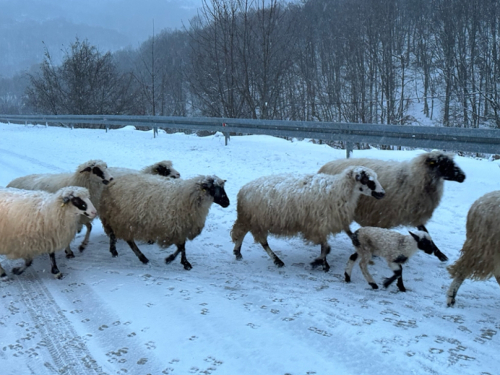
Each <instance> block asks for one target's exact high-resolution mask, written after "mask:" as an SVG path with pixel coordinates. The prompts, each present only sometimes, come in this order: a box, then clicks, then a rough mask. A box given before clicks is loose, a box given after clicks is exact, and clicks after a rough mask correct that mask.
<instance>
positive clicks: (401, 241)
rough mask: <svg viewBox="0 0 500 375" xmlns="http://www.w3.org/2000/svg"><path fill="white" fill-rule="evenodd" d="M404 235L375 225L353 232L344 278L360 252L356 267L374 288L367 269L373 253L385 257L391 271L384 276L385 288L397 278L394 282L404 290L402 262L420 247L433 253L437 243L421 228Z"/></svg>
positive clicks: (375, 287) (349, 279)
mask: <svg viewBox="0 0 500 375" xmlns="http://www.w3.org/2000/svg"><path fill="white" fill-rule="evenodd" d="M409 233H410V234H409V235H404V234H401V233H398V232H395V231H392V230H389V229H383V228H377V227H362V228H359V229H358V230H357V231H356V232H354V233H353V235H352V243H353V245H354V247H355V248H356V252H355V253H354V254H352V255H351V256H350V258H349V261H348V262H347V266H346V269H345V274H344V275H345V281H346V282H350V281H351V273H352V267H353V266H354V263H355V262H356V260H357V259H358V256H359V258H360V259H359V268H361V272H362V273H363V276H364V277H365V279H366V281H367V282H368V284H370V286H371V287H372V288H373V289H378V285H377V284H376V283H375V281H374V280H373V277H372V275H370V272H368V267H367V266H368V263H369V262H370V261H371V259H372V256H373V255H376V256H380V257H383V258H385V260H386V261H387V264H388V265H389V267H390V268H391V269H392V270H393V272H394V274H393V275H392V276H391V277H389V278H387V279H385V280H384V287H385V288H387V287H388V286H389V285H391V284H392V283H393V282H394V280H396V279H397V280H398V282H397V285H398V288H399V290H400V291H401V292H406V288H405V286H404V284H403V267H402V266H401V265H402V264H404V263H406V261H407V260H408V259H409V258H410V257H411V256H412V255H413V254H415V253H416V252H417V250H419V249H420V250H423V251H424V252H426V253H427V254H432V253H433V252H434V251H435V250H436V245H435V244H434V242H432V239H431V237H430V236H429V233H427V232H424V231H415V232H413V233H412V232H409Z"/></svg>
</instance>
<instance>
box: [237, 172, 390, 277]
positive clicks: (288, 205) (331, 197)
mask: <svg viewBox="0 0 500 375" xmlns="http://www.w3.org/2000/svg"><path fill="white" fill-rule="evenodd" d="M361 194H364V195H367V196H371V197H375V198H382V197H383V196H384V189H383V188H382V186H381V185H380V183H379V182H378V180H377V175H376V173H375V172H373V171H372V170H371V169H369V168H365V167H349V168H347V169H346V170H344V171H343V172H342V173H340V174H339V175H337V176H330V175H326V174H308V175H301V176H297V175H276V176H268V177H261V178H258V179H257V180H254V181H252V182H249V183H248V184H246V185H245V186H243V187H242V188H241V190H240V191H239V192H238V203H237V212H238V217H237V219H236V222H235V223H234V226H233V229H232V231H231V237H232V240H233V242H234V243H235V247H234V255H235V256H236V259H241V258H242V256H241V244H242V243H243V239H244V237H245V235H246V234H247V233H248V232H251V233H252V235H253V237H254V239H255V242H259V243H260V244H261V245H262V247H263V248H264V250H265V251H266V252H267V254H269V256H270V257H271V259H273V261H274V264H276V265H277V266H278V267H282V266H283V265H284V263H283V262H282V261H281V259H279V258H278V256H276V254H275V253H274V252H273V251H272V250H271V248H270V247H269V244H268V243H267V236H268V235H269V234H273V235H276V236H285V237H291V236H295V235H297V234H301V235H302V236H303V238H304V239H305V240H307V241H309V242H312V243H313V244H317V245H321V255H320V257H319V258H317V259H316V260H315V261H314V262H312V266H313V267H317V266H319V265H322V266H323V270H324V271H325V272H326V271H328V270H329V268H330V266H329V265H328V262H327V260H326V256H327V254H328V253H329V252H330V245H328V242H327V237H328V235H330V234H336V233H340V232H341V231H342V230H344V231H348V230H349V224H351V222H352V220H353V216H354V209H355V208H356V203H357V201H358V198H359V196H360V195H361ZM371 199H374V198H371ZM374 200H375V199H374Z"/></svg>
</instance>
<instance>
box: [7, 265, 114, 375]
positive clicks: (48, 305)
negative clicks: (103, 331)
mask: <svg viewBox="0 0 500 375" xmlns="http://www.w3.org/2000/svg"><path fill="white" fill-rule="evenodd" d="M13 285H15V287H16V288H17V289H18V290H19V297H20V299H21V300H22V301H23V302H24V304H25V305H26V308H27V310H28V313H29V315H30V316H31V318H32V321H33V324H34V326H35V327H37V329H38V331H39V333H40V335H41V338H42V340H41V343H40V345H42V346H44V347H45V348H46V349H47V350H48V352H49V353H50V356H51V358H52V361H53V363H48V362H45V363H44V365H45V367H46V368H48V369H49V370H51V371H52V372H54V373H58V374H68V375H72V374H75V375H81V374H99V375H104V374H106V373H105V372H103V371H102V369H101V367H100V366H99V365H98V364H97V362H96V360H95V359H94V358H93V357H92V355H91V354H90V351H89V350H88V349H87V347H86V345H85V342H84V341H83V340H82V338H81V337H80V336H78V334H77V333H76V331H75V329H74V328H73V326H72V324H71V322H70V321H69V320H68V319H67V318H66V317H65V316H64V315H63V313H62V311H61V309H60V308H59V306H58V305H57V303H56V301H55V300H54V298H53V297H52V295H51V293H50V292H49V290H48V289H47V287H46V286H45V285H44V284H43V282H42V281H41V280H40V279H39V278H38V276H37V275H36V274H35V272H34V271H33V270H26V271H25V273H24V275H23V280H16V282H15V283H13Z"/></svg>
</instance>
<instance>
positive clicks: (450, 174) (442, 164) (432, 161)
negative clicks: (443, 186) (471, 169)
mask: <svg viewBox="0 0 500 375" xmlns="http://www.w3.org/2000/svg"><path fill="white" fill-rule="evenodd" d="M427 165H428V166H429V167H430V168H431V170H434V171H435V172H436V173H437V175H438V176H439V177H442V178H443V179H444V180H448V181H457V182H464V180H465V173H464V171H462V170H461V169H460V168H459V167H458V166H457V165H456V164H455V162H454V161H453V159H451V158H450V157H448V156H446V155H439V156H438V157H436V158H428V159H427Z"/></svg>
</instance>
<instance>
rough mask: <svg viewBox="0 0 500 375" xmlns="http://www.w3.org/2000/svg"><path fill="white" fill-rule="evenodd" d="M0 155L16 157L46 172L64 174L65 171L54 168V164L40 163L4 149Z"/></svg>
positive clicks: (0, 150) (0, 151)
mask: <svg viewBox="0 0 500 375" xmlns="http://www.w3.org/2000/svg"><path fill="white" fill-rule="evenodd" d="M0 153H2V154H4V155H7V156H11V157H16V158H18V159H21V160H24V161H26V162H29V163H31V164H35V165H39V166H41V167H44V168H47V169H48V170H51V171H54V172H66V171H65V170H63V169H62V168H59V167H57V166H55V165H54V164H49V163H44V162H42V161H40V160H38V159H35V158H32V157H29V156H26V155H21V154H18V153H16V152H13V151H10V150H4V149H1V148H0Z"/></svg>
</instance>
